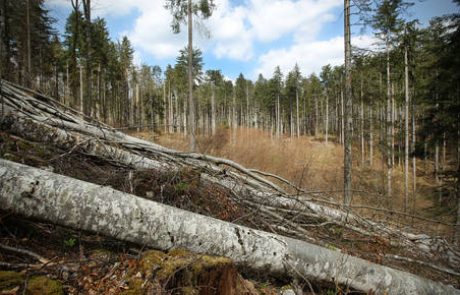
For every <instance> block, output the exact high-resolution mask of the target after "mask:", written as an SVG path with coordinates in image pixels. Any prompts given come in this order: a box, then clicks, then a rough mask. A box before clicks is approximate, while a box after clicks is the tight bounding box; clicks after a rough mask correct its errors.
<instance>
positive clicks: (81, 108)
mask: <svg viewBox="0 0 460 295" xmlns="http://www.w3.org/2000/svg"><path fill="white" fill-rule="evenodd" d="M83 98H84V96H83V65H81V64H80V112H82V113H83V110H84V105H85V102H84V99H83Z"/></svg>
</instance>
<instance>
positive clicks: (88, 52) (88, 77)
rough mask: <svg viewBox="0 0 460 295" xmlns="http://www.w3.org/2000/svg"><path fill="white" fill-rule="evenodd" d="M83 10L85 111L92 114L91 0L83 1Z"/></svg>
mask: <svg viewBox="0 0 460 295" xmlns="http://www.w3.org/2000/svg"><path fill="white" fill-rule="evenodd" d="M83 10H84V12H85V20H86V29H85V37H86V102H85V104H84V109H83V110H84V112H85V114H86V115H91V113H92V108H93V101H92V85H91V84H92V71H91V62H92V60H91V59H92V57H91V55H92V54H91V51H92V47H91V46H92V45H91V0H86V1H83Z"/></svg>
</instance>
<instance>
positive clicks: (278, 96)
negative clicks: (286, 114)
mask: <svg viewBox="0 0 460 295" xmlns="http://www.w3.org/2000/svg"><path fill="white" fill-rule="evenodd" d="M280 117H281V116H280V95H279V94H278V95H277V96H276V138H280V133H281V122H280V121H281V120H280V119H281V118H280Z"/></svg>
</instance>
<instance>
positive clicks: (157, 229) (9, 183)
mask: <svg viewBox="0 0 460 295" xmlns="http://www.w3.org/2000/svg"><path fill="white" fill-rule="evenodd" d="M0 205H1V207H2V209H4V210H9V211H12V212H15V213H17V214H20V215H23V216H25V217H29V218H37V219H40V220H45V221H48V222H52V223H55V224H59V225H63V226H67V227H71V228H75V229H79V230H87V231H91V232H96V233H100V234H103V235H106V236H110V237H114V238H117V239H120V240H124V241H129V242H134V243H138V244H142V245H147V246H150V247H154V248H157V249H161V250H168V249H171V248H177V247H180V248H186V249H188V250H190V251H194V252H198V253H206V254H211V255H219V256H226V257H229V258H231V259H233V260H234V261H235V262H236V263H238V264H240V265H242V266H243V267H248V268H250V269H253V270H256V271H264V272H267V273H270V274H273V275H290V276H299V275H300V276H301V277H305V278H310V279H315V280H327V281H333V282H336V283H339V284H345V285H349V286H351V287H352V288H355V289H358V290H362V291H365V292H368V291H375V292H377V293H379V294H385V293H388V292H389V293H391V294H447V293H448V294H460V291H459V290H456V289H454V288H453V287H452V286H445V285H442V284H440V283H436V282H433V281H430V280H427V279H423V278H421V277H418V276H416V275H413V274H410V273H406V272H402V271H399V270H395V269H392V268H388V267H385V266H381V265H377V264H374V263H370V262H368V261H365V260H363V259H359V258H356V257H353V256H349V255H347V254H343V253H340V252H338V251H333V250H329V249H325V248H322V247H319V246H316V245H312V244H309V243H306V242H302V241H298V240H294V239H291V238H286V237H283V236H279V235H274V234H270V233H266V232H262V231H258V230H253V229H250V228H246V227H243V226H239V225H235V224H231V223H227V222H224V221H220V220H217V219H213V218H210V217H206V216H202V215H198V214H195V213H191V212H188V211H184V210H181V209H177V208H174V207H170V206H167V205H163V204H159V203H156V202H153V201H149V200H146V199H142V198H139V197H136V196H134V195H130V194H126V193H122V192H120V191H116V190H113V189H111V188H108V187H101V186H99V185H95V184H91V183H87V182H83V181H79V180H75V179H72V178H69V177H65V176H61V175H58V174H54V173H51V172H48V171H44V170H40V169H36V168H32V167H28V166H25V165H21V164H17V163H14V162H10V161H6V160H0Z"/></svg>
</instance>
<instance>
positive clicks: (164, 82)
mask: <svg viewBox="0 0 460 295" xmlns="http://www.w3.org/2000/svg"><path fill="white" fill-rule="evenodd" d="M168 102H169V101H168V100H167V98H166V80H165V81H163V105H164V112H163V114H164V116H163V130H164V133H165V134H166V133H168V119H169V118H168V117H169V116H168V113H167V112H166V110H167V106H168Z"/></svg>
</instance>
